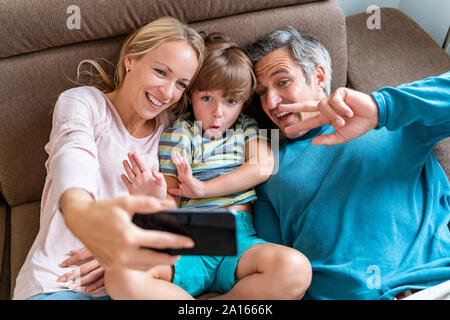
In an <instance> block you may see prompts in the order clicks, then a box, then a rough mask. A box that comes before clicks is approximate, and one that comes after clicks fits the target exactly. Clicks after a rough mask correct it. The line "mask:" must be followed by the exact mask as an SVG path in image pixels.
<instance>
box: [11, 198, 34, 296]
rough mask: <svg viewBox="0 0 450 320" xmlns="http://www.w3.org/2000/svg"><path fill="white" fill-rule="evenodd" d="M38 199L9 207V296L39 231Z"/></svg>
mask: <svg viewBox="0 0 450 320" xmlns="http://www.w3.org/2000/svg"><path fill="white" fill-rule="evenodd" d="M40 207H41V202H40V201H35V202H30V203H26V204H23V205H20V206H16V207H12V208H11V253H10V255H11V258H10V259H11V261H10V268H11V296H12V294H13V292H14V286H15V283H16V278H17V275H18V274H19V271H20V268H21V267H22V265H23V263H24V262H25V259H26V257H27V255H28V252H29V251H30V248H31V245H32V244H33V242H34V239H35V238H36V235H37V233H38V231H39V217H40V215H39V211H40Z"/></svg>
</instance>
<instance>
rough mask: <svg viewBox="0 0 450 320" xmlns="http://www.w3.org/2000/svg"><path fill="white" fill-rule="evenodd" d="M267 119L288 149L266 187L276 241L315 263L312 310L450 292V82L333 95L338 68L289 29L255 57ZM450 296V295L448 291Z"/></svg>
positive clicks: (264, 225)
mask: <svg viewBox="0 0 450 320" xmlns="http://www.w3.org/2000/svg"><path fill="white" fill-rule="evenodd" d="M248 54H249V56H250V58H251V59H252V61H253V63H254V69H255V73H256V77H257V91H256V93H257V95H259V97H260V101H261V106H262V109H263V110H264V112H265V114H266V115H267V116H268V117H269V118H270V119H271V120H272V121H273V122H274V124H276V125H277V126H278V127H279V129H280V130H281V132H282V133H283V134H284V135H285V137H286V138H287V139H285V140H283V141H281V142H280V151H279V170H278V172H277V173H276V174H275V175H273V176H272V177H271V178H270V179H269V181H268V182H266V183H265V184H263V185H261V186H260V187H259V188H258V200H257V201H256V203H255V206H254V210H255V214H254V219H255V227H256V230H257V232H258V234H259V235H260V236H261V237H263V238H265V239H266V240H269V241H272V242H276V243H281V244H284V245H288V246H291V247H294V248H296V249H297V250H299V251H301V252H302V253H303V254H304V255H306V257H308V258H309V260H310V262H311V265H312V268H313V277H312V283H311V286H310V288H309V290H308V291H307V293H306V295H305V298H309V299H395V298H398V299H400V298H404V297H405V296H406V295H408V294H411V293H414V292H416V291H418V290H423V289H426V288H430V287H433V286H437V285H438V284H441V286H442V284H444V286H446V287H447V288H448V287H449V286H450V281H447V282H446V280H448V279H450V232H449V228H448V226H447V224H448V222H449V219H450V186H449V182H448V179H447V177H446V176H445V173H444V172H443V170H442V168H441V167H440V165H439V163H438V162H437V160H436V158H435V155H434V153H433V152H432V148H433V147H434V146H435V144H436V143H437V142H438V141H439V140H441V139H443V138H445V137H448V136H450V72H448V73H446V74H444V75H442V76H440V77H434V78H428V79H426V80H423V81H418V82H416V83H411V84H406V85H403V86H400V87H398V88H389V87H386V88H383V89H381V90H379V91H378V92H374V93H372V95H366V94H363V93H360V92H356V91H353V90H349V89H346V88H340V89H338V90H336V91H335V92H334V93H333V94H331V95H329V94H330V79H331V66H330V65H331V63H330V58H329V55H328V52H327V51H326V49H325V48H324V47H323V46H322V45H321V44H320V43H319V42H318V41H317V40H316V39H314V38H313V37H310V36H305V35H301V34H299V33H298V32H297V31H296V30H295V29H293V28H290V27H286V28H282V29H279V30H276V31H274V32H272V33H270V34H268V35H267V36H265V37H264V38H263V39H261V40H258V41H256V42H255V43H253V44H252V45H251V46H250V47H249V48H248ZM449 292H450V290H449Z"/></svg>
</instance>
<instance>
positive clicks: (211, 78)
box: [189, 33, 256, 102]
mask: <svg viewBox="0 0 450 320" xmlns="http://www.w3.org/2000/svg"><path fill="white" fill-rule="evenodd" d="M204 40H205V45H206V57H205V60H204V62H203V65H202V68H201V69H200V72H199V73H198V75H197V77H196V79H195V81H194V83H193V85H192V87H191V90H190V92H189V96H191V94H192V91H194V90H198V91H207V90H223V91H224V96H226V97H232V98H234V99H239V100H241V101H242V102H248V100H249V99H250V97H252V95H253V92H254V91H255V88H256V78H255V74H254V73H253V65H252V63H251V61H250V59H249V58H248V57H247V55H246V54H245V53H244V52H243V50H242V49H241V48H240V47H239V46H238V45H237V44H235V43H234V42H232V41H231V40H230V39H229V38H227V37H226V36H225V35H223V34H221V33H211V34H209V35H207V36H205V35H204Z"/></svg>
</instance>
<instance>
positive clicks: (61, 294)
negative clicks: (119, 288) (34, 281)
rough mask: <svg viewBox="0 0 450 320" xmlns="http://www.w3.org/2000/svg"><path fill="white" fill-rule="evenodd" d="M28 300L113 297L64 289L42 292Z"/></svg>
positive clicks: (103, 298) (108, 298)
mask: <svg viewBox="0 0 450 320" xmlns="http://www.w3.org/2000/svg"><path fill="white" fill-rule="evenodd" d="M27 300H111V298H110V297H109V296H103V297H94V296H91V295H90V294H88V293H84V292H75V291H68V290H63V291H57V292H50V293H40V294H37V295H34V296H31V297H29V298H28V299H27Z"/></svg>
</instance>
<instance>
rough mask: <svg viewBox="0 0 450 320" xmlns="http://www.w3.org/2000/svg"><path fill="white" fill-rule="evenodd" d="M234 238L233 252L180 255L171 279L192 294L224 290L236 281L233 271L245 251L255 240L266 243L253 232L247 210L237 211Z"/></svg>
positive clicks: (258, 242)
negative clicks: (235, 246)
mask: <svg viewBox="0 0 450 320" xmlns="http://www.w3.org/2000/svg"><path fill="white" fill-rule="evenodd" d="M236 241H237V254H236V255H235V256H225V257H224V256H181V258H180V259H179V260H177V261H176V262H175V264H174V268H175V273H174V276H173V283H174V284H176V285H178V286H179V287H181V288H183V289H184V290H186V291H187V292H188V293H189V294H190V295H192V296H197V295H199V294H201V293H203V292H204V291H212V292H217V293H219V294H224V293H227V292H228V291H230V290H231V289H232V288H233V287H234V285H235V284H236V282H237V280H236V277H235V271H236V267H237V264H238V261H239V259H240V257H241V256H242V254H243V253H244V251H245V250H247V249H248V248H250V247H253V246H255V245H257V244H262V243H267V241H265V240H263V239H261V238H258V237H257V236H256V231H255V228H254V227H253V217H252V215H251V214H250V213H247V212H242V211H237V214H236Z"/></svg>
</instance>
